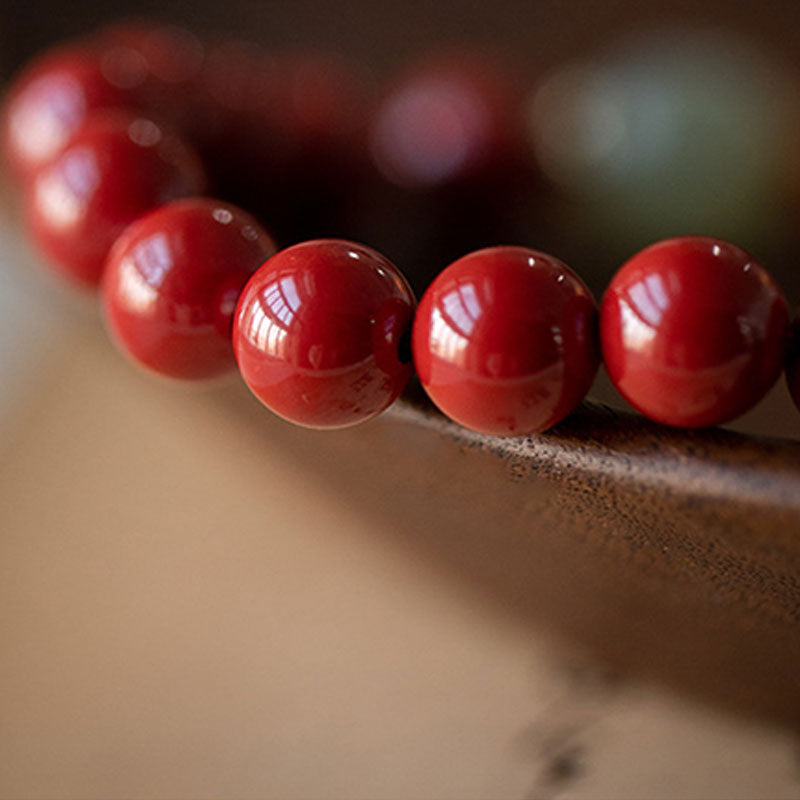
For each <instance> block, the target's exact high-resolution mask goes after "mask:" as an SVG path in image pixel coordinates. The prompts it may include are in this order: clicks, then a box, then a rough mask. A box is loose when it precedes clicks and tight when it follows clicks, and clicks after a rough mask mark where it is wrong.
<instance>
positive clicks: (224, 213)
mask: <svg viewBox="0 0 800 800" xmlns="http://www.w3.org/2000/svg"><path fill="white" fill-rule="evenodd" d="M274 252H275V245H274V243H273V241H272V239H271V238H270V236H269V235H268V234H267V233H266V232H265V231H264V230H262V229H261V228H260V227H259V225H258V223H257V222H256V221H255V220H254V219H253V218H252V217H251V216H250V215H249V214H246V213H245V212H244V211H242V210H240V209H238V208H236V206H231V205H228V204H226V203H221V202H218V201H216V200H211V199H207V198H199V199H189V200H178V201H176V202H174V203H170V204H168V205H165V206H161V207H160V208H157V209H155V210H154V211H151V212H150V213H149V214H146V215H145V216H143V217H141V218H140V219H138V220H137V221H136V222H134V223H133V224H132V225H131V226H130V227H128V228H127V229H126V230H125V232H124V233H123V234H122V236H120V238H119V239H118V240H117V242H116V244H115V245H114V247H113V248H112V250H111V253H110V255H109V258H108V264H107V267H106V271H105V275H104V279H103V302H104V307H105V314H106V319H107V321H108V326H109V328H110V330H111V332H112V335H113V337H114V339H115V340H116V342H117V344H118V345H119V346H120V348H121V349H122V350H123V351H124V352H126V353H127V354H128V355H129V356H131V357H132V358H133V359H134V360H135V361H137V362H138V363H140V364H142V365H143V366H145V367H147V368H149V369H151V370H154V371H155V372H159V373H161V374H162V375H168V376H169V377H173V378H185V379H195V378H211V377H214V376H216V375H219V374H221V373H224V372H226V371H228V370H229V369H231V368H232V367H234V366H235V361H234V358H233V349H232V347H231V328H232V324H233V312H234V309H235V307H236V301H237V300H238V299H239V294H240V293H241V290H242V287H243V286H244V284H245V283H246V282H247V280H248V278H249V277H250V276H251V275H252V274H253V272H254V271H255V270H256V269H257V268H258V267H259V266H260V265H261V264H262V263H263V262H264V260H265V259H266V258H268V257H269V256H270V255H271V254H272V253H274Z"/></svg>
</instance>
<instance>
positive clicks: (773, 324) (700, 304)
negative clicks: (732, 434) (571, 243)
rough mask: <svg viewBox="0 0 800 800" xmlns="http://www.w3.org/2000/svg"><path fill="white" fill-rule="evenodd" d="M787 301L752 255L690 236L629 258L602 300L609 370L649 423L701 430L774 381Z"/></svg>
mask: <svg viewBox="0 0 800 800" xmlns="http://www.w3.org/2000/svg"><path fill="white" fill-rule="evenodd" d="M787 324H788V315H787V308H786V301H785V300H784V298H783V295H782V294H781V291H780V289H779V288H778V286H777V284H776V283H775V281H774V280H773V279H772V277H771V276H770V275H769V273H768V272H767V271H766V270H765V269H764V267H762V266H761V264H759V263H758V261H756V260H755V259H754V258H753V257H752V256H750V255H749V254H748V253H745V252H744V251H743V250H740V249H739V248H738V247H735V246H734V245H732V244H728V243H727V242H724V241H722V240H720V239H711V238H705V237H698V236H687V237H682V238H678V239H668V240H667V241H664V242H660V243H658V244H654V245H652V246H651V247H648V248H647V249H645V250H642V251H641V252H640V253H638V254H637V255H635V256H634V257H633V258H632V259H630V260H629V261H628V262H627V263H626V264H625V265H624V266H623V267H622V268H621V269H620V270H619V272H617V274H616V275H615V276H614V278H613V280H612V281H611V284H610V285H609V287H608V290H607V291H606V294H605V296H604V297H603V303H602V307H601V313H600V335H601V342H602V348H603V357H604V359H605V364H606V370H607V371H608V374H609V377H610V378H611V380H612V382H613V383H614V385H615V386H616V387H617V389H618V390H619V392H620V393H621V394H622V395H623V397H625V399H626V400H628V402H629V403H631V405H633V406H635V407H636V408H637V409H639V411H641V412H642V413H643V414H644V415H645V416H647V417H650V419H653V420H655V421H657V422H661V423H665V424H667V425H676V426H680V427H687V428H699V427H705V426H709V425H718V424H720V423H723V422H727V421H729V420H731V419H734V418H735V417H737V416H739V415H740V414H743V413H744V412H745V411H747V410H748V409H749V408H751V407H752V406H753V405H755V404H756V403H757V402H758V401H759V400H760V399H761V398H762V397H763V396H764V395H765V394H766V392H767V391H768V390H769V388H770V387H771V386H772V385H773V384H774V383H775V381H776V379H777V378H778V376H779V374H780V372H781V368H782V364H783V356H784V349H785V344H786V333H787Z"/></svg>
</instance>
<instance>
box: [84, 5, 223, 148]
mask: <svg viewBox="0 0 800 800" xmlns="http://www.w3.org/2000/svg"><path fill="white" fill-rule="evenodd" d="M93 42H94V46H95V47H96V48H97V50H98V51H99V52H100V58H101V59H102V63H103V69H104V72H105V74H106V75H107V76H108V77H109V79H110V80H112V81H114V82H115V83H116V84H117V85H120V86H127V87H130V89H131V91H132V92H133V93H135V96H136V98H137V101H138V103H137V107H141V108H143V109H146V110H147V113H148V114H152V115H154V116H156V117H157V118H158V119H159V120H160V121H163V122H166V123H168V124H169V125H170V126H172V127H173V128H174V129H175V130H177V131H179V132H180V133H181V135H184V136H187V137H188V138H189V139H190V140H192V142H193V143H195V139H197V140H202V137H203V134H204V133H205V130H206V126H207V123H208V120H207V119H206V118H205V117H204V115H203V114H202V108H201V107H200V106H201V103H200V101H199V94H200V91H199V89H200V76H201V73H202V68H203V65H204V63H205V59H206V47H205V45H204V43H203V42H202V41H201V40H200V39H199V38H198V37H197V36H195V35H194V34H193V33H191V32H190V31H188V30H185V29H184V28H180V27H178V26H175V25H166V24H163V23H160V22H148V21H145V20H142V21H133V22H123V23H117V24H112V25H110V26H108V27H105V28H102V29H101V30H100V31H99V32H98V34H97V36H95V38H94V40H93Z"/></svg>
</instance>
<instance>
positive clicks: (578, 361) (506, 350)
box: [413, 247, 598, 436]
mask: <svg viewBox="0 0 800 800" xmlns="http://www.w3.org/2000/svg"><path fill="white" fill-rule="evenodd" d="M595 319H596V306H595V302H594V299H593V298H592V295H591V293H590V292H589V290H588V289H587V288H586V286H585V285H584V283H583V282H582V281H581V279H580V278H579V277H578V276H577V275H576V274H575V273H574V272H573V271H572V270H571V269H569V267H567V266H566V265H565V264H562V263H561V262H560V261H558V260H557V259H555V258H553V257H552V256H548V255H545V254H544V253H538V252H536V251H534V250H528V249H526V248H524V247H490V248H487V249H485V250H478V251H476V252H474V253H470V254H469V255H466V256H464V257H463V258H460V259H458V261H455V262H454V263H452V264H451V265H450V266H449V267H447V269H445V270H444V271H443V272H442V273H441V274H440V275H439V276H438V277H437V278H436V279H435V280H434V281H433V283H432V284H431V285H430V287H429V288H428V290H427V292H426V293H425V295H424V296H423V298H422V300H421V301H420V306H419V310H418V312H417V316H416V319H415V321H414V336H413V350H414V364H415V366H416V368H417V374H418V375H419V379H420V381H421V383H422V385H423V386H424V388H425V391H426V392H427V393H428V394H429V395H430V397H431V399H432V400H433V402H434V403H436V405H437V406H438V407H439V408H440V409H441V410H442V411H443V412H444V413H445V414H447V415H448V416H449V417H451V418H452V419H454V420H455V421H456V422H459V423H461V424H462V425H464V426H465V427H467V428H471V429H472V430H474V431H478V432H480V433H487V434H492V435H496V436H522V435H527V434H531V433H535V432H537V431H541V430H545V429H546V428H549V427H551V426H552V425H555V424H556V423H557V422H558V421H559V420H561V419H563V418H564V417H565V416H566V415H567V414H569V412H570V411H572V410H573V409H574V408H575V406H576V405H577V404H578V403H579V402H580V401H581V400H582V399H583V397H584V395H585V394H586V392H587V391H588V390H589V388H590V386H591V384H592V381H593V379H594V376H595V373H596V372H597V365H598V357H597V348H596V346H595V338H594V332H595Z"/></svg>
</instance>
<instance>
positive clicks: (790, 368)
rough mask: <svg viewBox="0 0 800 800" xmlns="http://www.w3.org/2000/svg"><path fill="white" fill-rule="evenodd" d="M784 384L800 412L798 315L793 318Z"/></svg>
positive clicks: (799, 319) (799, 322)
mask: <svg viewBox="0 0 800 800" xmlns="http://www.w3.org/2000/svg"><path fill="white" fill-rule="evenodd" d="M786 384H787V386H788V387H789V393H790V394H791V396H792V400H794V404H795V405H796V406H797V408H798V410H800V314H799V315H798V316H796V317H795V318H794V322H793V324H792V329H791V336H790V343H789V353H788V358H787V359H786Z"/></svg>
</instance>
